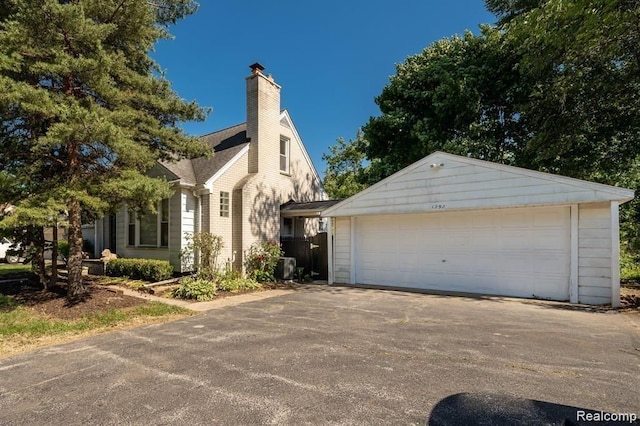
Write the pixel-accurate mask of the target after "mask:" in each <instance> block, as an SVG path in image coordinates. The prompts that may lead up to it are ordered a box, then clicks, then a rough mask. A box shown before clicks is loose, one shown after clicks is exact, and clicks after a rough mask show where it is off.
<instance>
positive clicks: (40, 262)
mask: <svg viewBox="0 0 640 426" xmlns="http://www.w3.org/2000/svg"><path fill="white" fill-rule="evenodd" d="M33 232H34V236H33V245H34V253H33V260H32V261H31V264H32V265H33V268H34V269H35V272H36V274H37V275H38V280H39V281H40V284H42V286H43V287H44V291H47V290H49V280H48V279H47V276H46V275H47V273H46V270H45V264H44V228H42V227H36V228H35V229H34V230H33Z"/></svg>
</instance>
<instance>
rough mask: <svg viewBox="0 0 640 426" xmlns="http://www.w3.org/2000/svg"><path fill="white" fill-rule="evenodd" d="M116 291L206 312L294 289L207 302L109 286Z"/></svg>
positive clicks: (255, 300) (290, 291)
mask: <svg viewBox="0 0 640 426" xmlns="http://www.w3.org/2000/svg"><path fill="white" fill-rule="evenodd" d="M107 287H108V288H110V289H113V290H114V291H117V292H121V293H122V294H125V295H127V296H133V297H137V298H140V299H146V300H149V301H152V302H161V303H166V304H167V305H174V306H180V307H183V308H186V309H191V310H192V311H196V312H206V311H211V310H213V309H220V308H225V307H227V306H236V305H241V304H243V303H249V302H257V301H258V300H264V299H269V298H271V297H278V296H284V295H286V294H290V293H293V290H264V291H258V292H255V293H247V294H238V295H236V296H227V297H224V298H221V299H215V300H210V301H207V302H192V301H188V300H182V299H170V298H167V297H159V296H154V295H153V294H148V293H142V292H139V291H137V290H131V289H128V288H124V287H120V286H115V285H112V286H107Z"/></svg>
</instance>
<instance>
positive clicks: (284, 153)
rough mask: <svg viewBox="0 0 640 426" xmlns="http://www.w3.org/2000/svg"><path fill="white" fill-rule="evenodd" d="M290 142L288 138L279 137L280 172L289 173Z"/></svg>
mask: <svg viewBox="0 0 640 426" xmlns="http://www.w3.org/2000/svg"><path fill="white" fill-rule="evenodd" d="M290 142H291V141H290V140H289V139H288V138H285V137H284V136H281V137H280V171H281V172H282V173H289V152H290V148H291V146H290V145H291V143H290Z"/></svg>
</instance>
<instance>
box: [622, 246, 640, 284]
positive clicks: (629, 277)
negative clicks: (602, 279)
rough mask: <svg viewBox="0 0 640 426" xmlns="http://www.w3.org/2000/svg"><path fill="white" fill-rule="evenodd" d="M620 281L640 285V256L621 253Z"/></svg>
mask: <svg viewBox="0 0 640 426" xmlns="http://www.w3.org/2000/svg"><path fill="white" fill-rule="evenodd" d="M620 279H622V280H625V281H636V282H639V283H640V255H636V256H633V255H631V254H629V253H626V252H621V253H620Z"/></svg>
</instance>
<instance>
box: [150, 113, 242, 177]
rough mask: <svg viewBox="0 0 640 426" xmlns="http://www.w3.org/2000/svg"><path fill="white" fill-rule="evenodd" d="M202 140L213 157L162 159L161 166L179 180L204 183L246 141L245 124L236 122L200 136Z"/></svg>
mask: <svg viewBox="0 0 640 426" xmlns="http://www.w3.org/2000/svg"><path fill="white" fill-rule="evenodd" d="M201 139H202V141H203V142H204V143H206V144H207V145H209V147H210V148H213V151H214V155H213V157H210V158H207V157H198V158H193V159H191V160H190V159H183V160H179V161H177V162H169V161H163V162H161V164H162V166H163V167H164V168H166V169H167V170H169V171H170V172H171V173H173V174H174V175H176V176H177V177H178V178H179V179H180V181H181V182H183V183H186V184H191V185H196V184H204V183H205V182H207V181H208V180H209V179H210V178H211V177H212V176H214V175H215V174H216V173H217V172H218V171H219V170H221V169H222V168H223V167H224V166H225V165H226V164H227V163H228V162H229V161H231V159H233V158H234V157H235V156H236V155H237V154H238V153H239V152H240V151H242V149H243V148H244V147H246V146H247V145H249V142H248V141H247V124H246V123H242V124H237V125H235V126H231V127H227V128H226V129H222V130H219V131H217V132H213V133H209V134H208V135H204V136H202V137H201Z"/></svg>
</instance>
